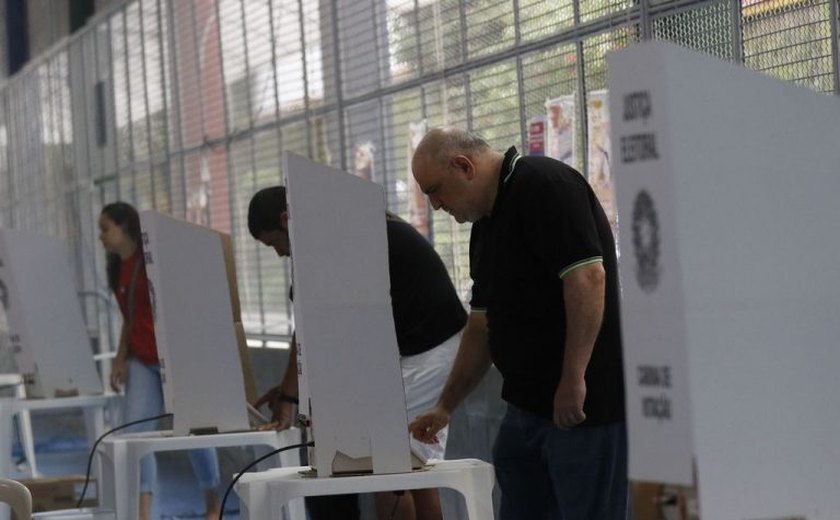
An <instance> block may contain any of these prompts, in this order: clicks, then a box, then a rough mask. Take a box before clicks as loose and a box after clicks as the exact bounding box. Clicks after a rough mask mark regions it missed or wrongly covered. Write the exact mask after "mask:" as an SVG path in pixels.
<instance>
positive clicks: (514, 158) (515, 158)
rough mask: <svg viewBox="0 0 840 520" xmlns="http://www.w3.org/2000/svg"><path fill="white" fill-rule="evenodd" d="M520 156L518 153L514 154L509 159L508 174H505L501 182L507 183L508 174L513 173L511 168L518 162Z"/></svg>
mask: <svg viewBox="0 0 840 520" xmlns="http://www.w3.org/2000/svg"><path fill="white" fill-rule="evenodd" d="M521 158H522V156H521V155H520V154H516V155H515V156H514V157H513V160H512V161H510V168H508V174H507V176H505V178H504V180H503V181H502V184H507V181H509V180H510V176H511V175H513V169H514V168H516V163H517V162H519V159H521Z"/></svg>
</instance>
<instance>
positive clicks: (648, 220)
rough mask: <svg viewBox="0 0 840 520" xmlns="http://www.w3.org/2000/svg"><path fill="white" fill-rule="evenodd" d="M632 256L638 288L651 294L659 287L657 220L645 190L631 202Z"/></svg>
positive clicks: (649, 197) (651, 201)
mask: <svg viewBox="0 0 840 520" xmlns="http://www.w3.org/2000/svg"><path fill="white" fill-rule="evenodd" d="M633 254H634V256H635V257H636V281H637V282H638V283H639V287H641V288H642V290H643V291H645V292H648V293H649V292H653V291H654V290H655V289H656V286H657V285H659V218H658V217H657V214H656V207H655V206H654V204H653V198H651V196H650V194H649V193H648V192H647V190H642V191H640V192H639V193H638V194H637V195H636V200H635V201H634V202H633Z"/></svg>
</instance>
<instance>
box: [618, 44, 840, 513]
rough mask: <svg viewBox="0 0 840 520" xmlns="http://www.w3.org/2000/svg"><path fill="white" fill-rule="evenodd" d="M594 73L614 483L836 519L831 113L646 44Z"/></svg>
mask: <svg viewBox="0 0 840 520" xmlns="http://www.w3.org/2000/svg"><path fill="white" fill-rule="evenodd" d="M608 65H609V88H610V98H611V99H610V109H611V121H612V125H613V137H612V142H613V146H614V149H613V157H614V159H613V171H614V172H615V179H616V186H617V200H618V207H619V217H620V226H621V232H620V245H621V257H622V258H621V260H622V261H621V266H620V269H621V281H622V287H623V307H622V319H623V333H624V349H625V352H624V357H625V376H626V382H627V404H628V428H629V443H630V444H629V447H630V477H631V478H633V479H640V480H650V481H658V482H669V483H676V484H689V485H690V484H692V483H694V473H693V471H694V469H693V466H694V465H696V478H697V481H696V483H697V485H698V486H699V500H700V514H701V517H702V518H704V519H714V520H728V519H750V520H753V519H769V518H781V517H803V518H807V519H808V520H815V519H836V518H840V493H837V489H838V487H837V486H838V482H840V449H838V447H837V438H838V429H840V406H838V404H837V403H838V396H840V379H838V378H837V375H836V373H837V369H838V368H837V367H840V348H838V347H840V320H838V308H840V261H838V259H840V226H838V222H840V204H838V203H837V196H838V193H840V166H838V165H840V100H838V99H837V98H836V97H832V96H828V95H825V94H819V93H816V92H812V91H810V90H807V89H805V88H800V87H797V86H794V85H792V84H790V83H784V82H782V81H778V80H775V79H772V78H770V77H767V76H764V75H762V74H759V73H756V72H752V71H749V70H747V69H744V68H742V67H739V66H735V65H732V64H729V63H726V62H723V61H720V60H718V59H715V58H713V57H710V56H708V55H704V54H699V53H696V52H693V51H689V50H686V49H683V48H680V47H677V46H674V45H671V44H666V43H661V42H649V43H645V44H641V45H638V46H636V47H633V48H630V49H626V50H623V51H619V52H616V53H614V54H612V55H611V56H609V57H608Z"/></svg>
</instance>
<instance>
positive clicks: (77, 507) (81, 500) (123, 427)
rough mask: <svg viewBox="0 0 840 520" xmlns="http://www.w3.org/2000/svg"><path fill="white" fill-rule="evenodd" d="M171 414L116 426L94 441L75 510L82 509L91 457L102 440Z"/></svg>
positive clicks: (88, 480)
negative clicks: (131, 427) (83, 484)
mask: <svg viewBox="0 0 840 520" xmlns="http://www.w3.org/2000/svg"><path fill="white" fill-rule="evenodd" d="M171 416H172V414H171V413H165V414H161V415H158V416H155V417H149V418H146V419H139V420H137V421H131V422H130V423H126V424H123V425H121V426H117V427H116V428H113V429H110V430H108V431H107V432H105V433H103V434H102V435H100V436H99V438H98V439H96V442H94V443H93V448H91V449H90V455H89V456H88V463H87V471H85V486H84V487H83V488H82V494H81V495H80V496H79V501H78V502H76V509H81V508H82V502H84V501H85V493H86V492H87V488H88V484H90V468H91V466H93V456H94V455H96V447H97V446H99V443H100V442H102V439H104V438H105V437H107V436H108V435H110V434H112V433H114V432H117V431H120V430H123V429H125V428H128V427H129V426H134V425H135V424H141V423H144V422H150V421H157V420H158V419H164V418H166V417H171Z"/></svg>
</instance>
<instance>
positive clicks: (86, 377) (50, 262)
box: [0, 229, 102, 397]
mask: <svg viewBox="0 0 840 520" xmlns="http://www.w3.org/2000/svg"><path fill="white" fill-rule="evenodd" d="M0 299H1V300H2V302H0V305H2V306H3V307H5V311H6V319H7V321H8V327H9V339H10V343H11V348H12V349H13V351H14V353H15V358H16V361H17V365H18V369H19V371H20V373H21V374H23V375H24V380H25V381H26V383H27V388H26V392H27V396H28V397H56V393H57V392H58V393H74V392H78V393H79V394H100V393H102V382H101V380H100V379H99V375H98V374H97V372H96V366H95V364H94V361H93V351H92V349H91V344H90V339H89V338H88V335H87V332H86V331H85V324H84V319H83V318H82V311H81V306H80V304H79V299H78V296H77V293H76V285H75V282H74V277H73V271H72V269H71V263H70V257H69V255H68V251H67V246H66V245H65V244H64V242H63V241H62V240H61V239H58V238H54V237H49V236H44V235H35V234H30V233H25V232H21V231H17V230H11V229H0Z"/></svg>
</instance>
